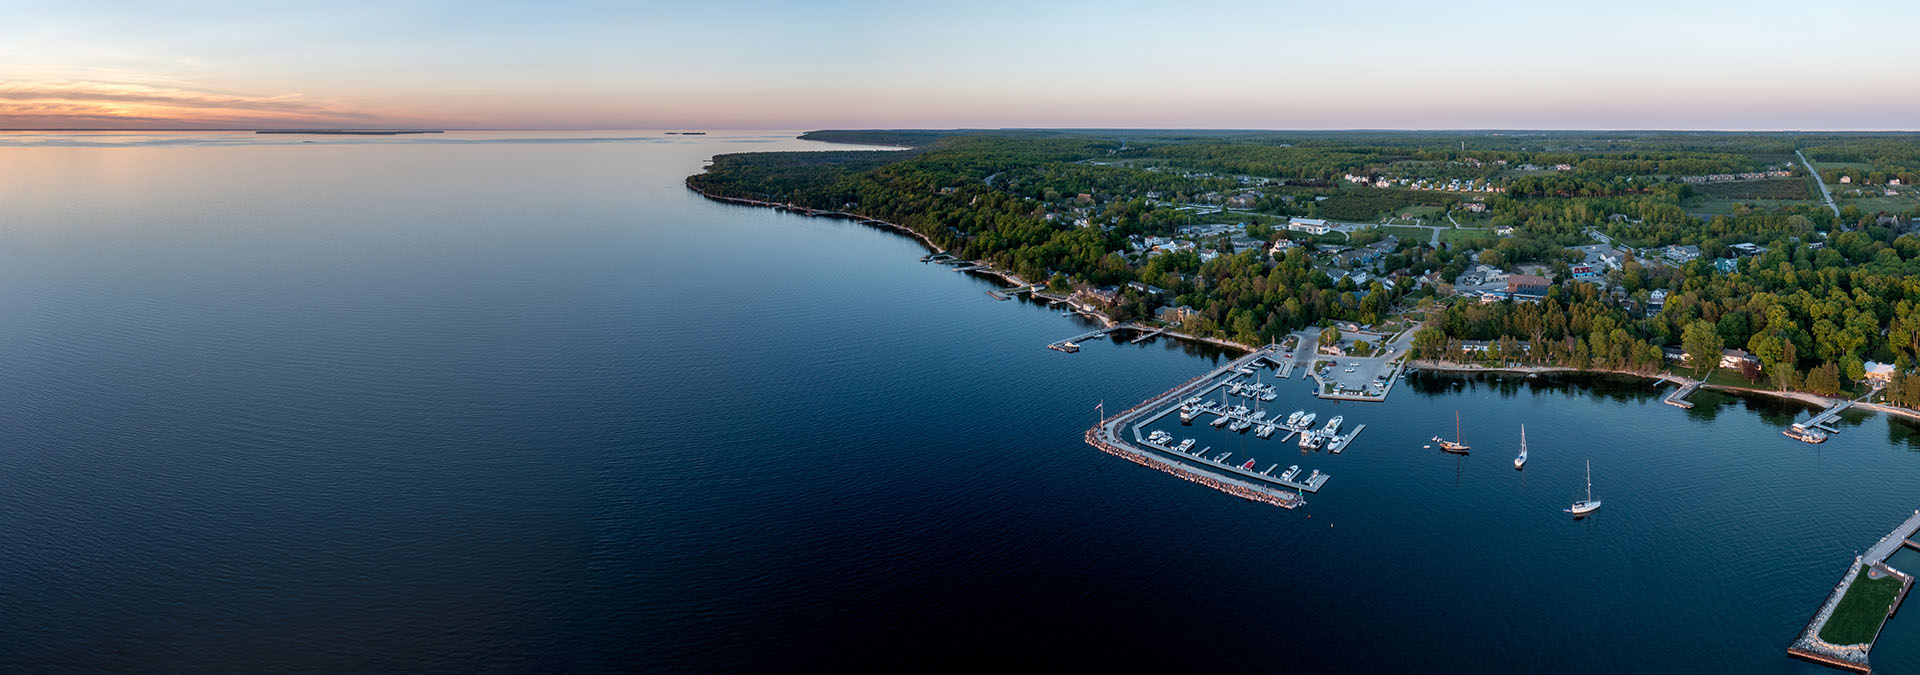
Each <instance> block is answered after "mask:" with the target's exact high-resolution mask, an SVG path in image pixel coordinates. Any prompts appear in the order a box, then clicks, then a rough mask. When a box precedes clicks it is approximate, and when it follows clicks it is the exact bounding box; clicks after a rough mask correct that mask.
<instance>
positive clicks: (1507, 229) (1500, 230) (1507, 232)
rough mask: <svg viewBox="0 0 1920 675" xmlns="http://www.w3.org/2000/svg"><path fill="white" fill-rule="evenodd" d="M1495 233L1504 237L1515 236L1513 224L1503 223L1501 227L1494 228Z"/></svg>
mask: <svg viewBox="0 0 1920 675" xmlns="http://www.w3.org/2000/svg"><path fill="white" fill-rule="evenodd" d="M1493 233H1494V234H1497V235H1500V236H1502V237H1511V236H1513V226H1512V225H1501V226H1499V227H1496V228H1493Z"/></svg>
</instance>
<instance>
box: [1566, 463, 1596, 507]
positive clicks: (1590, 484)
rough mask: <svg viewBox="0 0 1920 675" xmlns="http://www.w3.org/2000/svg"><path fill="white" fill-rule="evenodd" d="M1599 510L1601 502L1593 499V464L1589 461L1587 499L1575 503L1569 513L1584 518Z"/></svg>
mask: <svg viewBox="0 0 1920 675" xmlns="http://www.w3.org/2000/svg"><path fill="white" fill-rule="evenodd" d="M1598 510H1600V500H1598V499H1594V498H1593V462H1591V461H1589V462H1587V498H1586V499H1583V500H1580V501H1577V502H1574V503H1573V506H1571V507H1568V508H1567V513H1571V514H1573V515H1575V516H1584V515H1587V514H1589V513H1593V512H1595V511H1598Z"/></svg>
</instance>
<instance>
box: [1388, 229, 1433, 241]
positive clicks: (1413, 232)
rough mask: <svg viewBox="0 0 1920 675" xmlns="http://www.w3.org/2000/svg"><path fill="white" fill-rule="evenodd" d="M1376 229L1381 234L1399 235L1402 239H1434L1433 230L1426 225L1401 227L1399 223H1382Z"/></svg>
mask: <svg viewBox="0 0 1920 675" xmlns="http://www.w3.org/2000/svg"><path fill="white" fill-rule="evenodd" d="M1374 229H1376V230H1379V231H1380V233H1381V234H1391V235H1393V236H1396V237H1399V238H1400V241H1429V240H1432V239H1433V230H1429V229H1427V228H1424V227H1400V226H1398V225H1381V226H1380V227H1377V228H1374Z"/></svg>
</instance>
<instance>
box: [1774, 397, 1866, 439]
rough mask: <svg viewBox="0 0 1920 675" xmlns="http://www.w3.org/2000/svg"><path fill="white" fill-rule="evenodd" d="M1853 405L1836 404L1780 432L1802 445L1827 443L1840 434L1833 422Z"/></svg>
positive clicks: (1845, 402)
mask: <svg viewBox="0 0 1920 675" xmlns="http://www.w3.org/2000/svg"><path fill="white" fill-rule="evenodd" d="M1868 396H1872V394H1868ZM1853 404H1854V401H1841V402H1839V403H1835V404H1833V405H1832V406H1829V407H1828V408H1827V409H1826V410H1822V411H1820V413H1819V414H1817V415H1814V416H1813V417H1809V418H1807V421H1805V422H1794V423H1793V424H1791V425H1789V426H1788V427H1787V428H1785V429H1782V430H1780V433H1781V434H1783V435H1785V436H1786V437H1787V438H1791V439H1793V440H1796V441H1800V442H1802V443H1825V442H1827V438H1828V437H1830V436H1832V435H1834V434H1837V433H1840V430H1839V429H1836V428H1834V426H1833V422H1834V420H1837V419H1839V418H1840V412H1841V411H1843V410H1846V409H1847V408H1850V407H1853Z"/></svg>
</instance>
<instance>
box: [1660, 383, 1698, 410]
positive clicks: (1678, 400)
mask: <svg viewBox="0 0 1920 675" xmlns="http://www.w3.org/2000/svg"><path fill="white" fill-rule="evenodd" d="M1699 389H1700V383H1699V382H1693V381H1687V382H1685V383H1684V384H1682V385H1681V386H1680V388H1679V389H1675V390H1673V391H1672V392H1669V393H1668V394H1667V398H1666V399H1665V401H1666V404H1667V405H1670V406H1674V407H1677V408H1692V407H1693V402H1692V401H1689V400H1687V397H1688V396H1692V395H1693V392H1695V391H1698V390H1699Z"/></svg>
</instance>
